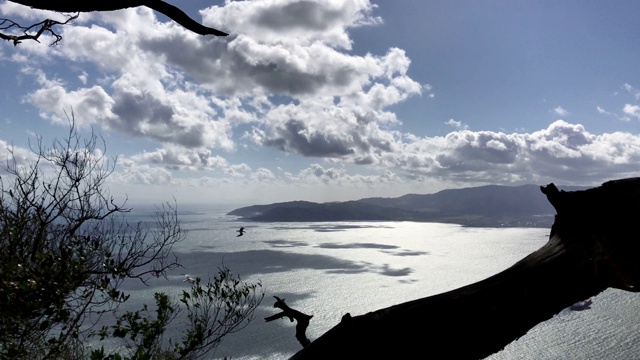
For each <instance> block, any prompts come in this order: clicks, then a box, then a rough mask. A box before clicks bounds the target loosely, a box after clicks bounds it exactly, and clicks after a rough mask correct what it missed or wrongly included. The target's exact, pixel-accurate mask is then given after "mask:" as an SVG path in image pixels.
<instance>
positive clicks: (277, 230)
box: [124, 207, 640, 360]
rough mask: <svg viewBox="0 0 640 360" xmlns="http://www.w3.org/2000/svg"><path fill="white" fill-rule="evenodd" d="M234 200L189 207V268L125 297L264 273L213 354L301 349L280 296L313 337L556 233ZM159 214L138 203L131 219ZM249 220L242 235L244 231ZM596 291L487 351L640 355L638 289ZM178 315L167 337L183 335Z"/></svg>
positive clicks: (493, 268)
mask: <svg viewBox="0 0 640 360" xmlns="http://www.w3.org/2000/svg"><path fill="white" fill-rule="evenodd" d="M230 210H233V209H223V208H217V209H205V208H195V207H194V208H193V209H180V210H179V213H180V215H179V217H180V223H181V226H182V228H183V230H185V231H186V232H187V236H186V239H185V240H184V241H183V242H181V243H179V244H177V245H176V247H175V251H176V252H177V253H178V255H179V258H180V262H181V264H182V265H183V268H181V269H177V270H175V271H172V272H170V273H169V274H168V278H167V279H160V280H154V281H152V282H151V284H150V285H149V286H143V285H140V284H127V286H126V287H125V289H124V290H126V291H127V292H128V293H129V294H131V298H130V300H129V302H128V304H127V305H126V306H128V307H131V309H134V308H139V306H140V305H141V304H143V303H145V302H146V303H151V302H152V300H153V293H154V292H156V291H164V292H166V293H169V294H170V295H171V296H173V297H174V298H176V299H177V297H178V296H179V294H180V293H181V292H182V291H183V290H187V289H188V286H189V285H188V283H186V282H184V281H183V280H184V274H189V275H190V276H192V277H200V278H201V279H203V280H206V279H208V278H210V277H213V276H215V275H216V273H217V271H218V269H219V268H220V267H221V266H226V267H228V268H229V269H230V270H231V271H232V272H233V273H234V274H237V275H239V276H240V277H241V279H242V280H243V281H247V282H260V283H261V284H262V288H263V291H264V293H265V297H264V300H263V301H262V303H261V305H260V307H259V308H258V309H257V311H256V312H255V318H254V319H253V321H252V322H251V323H249V325H248V326H247V327H246V328H244V329H243V330H241V331H239V332H237V333H234V334H230V335H228V336H227V337H225V338H224V340H223V341H222V343H221V344H220V346H218V347H217V349H216V351H215V352H214V353H211V354H210V358H211V359H224V358H227V359H274V360H278V359H288V358H289V357H290V356H292V355H293V354H295V353H296V352H297V351H299V350H300V349H301V345H300V344H299V343H298V341H297V340H296V339H295V336H294V334H295V323H294V322H293V323H292V322H290V321H289V320H288V319H286V318H285V319H280V320H276V321H272V322H266V321H265V320H264V318H266V317H268V316H271V315H274V314H276V313H278V312H279V309H276V308H274V307H273V304H274V302H275V298H274V296H277V297H279V298H283V299H285V301H286V303H287V304H288V305H289V306H290V307H292V308H294V309H296V310H299V311H301V312H303V313H306V314H309V315H313V318H312V319H311V322H310V325H309V327H308V329H307V333H306V334H307V337H308V338H309V339H310V340H314V339H316V338H318V337H319V336H320V335H322V334H323V333H324V332H326V331H327V330H329V329H330V328H332V327H333V326H335V325H336V324H337V323H339V321H340V319H341V317H342V316H343V315H344V314H345V313H350V314H351V315H352V316H356V315H361V314H365V313H367V312H370V311H375V310H378V309H381V308H385V307H389V306H392V305H395V304H399V303H403V302H406V301H410V300H414V299H418V298H422V297H426V296H431V295H435V294H438V293H442V292H446V291H449V290H453V289H456V288H459V287H462V286H465V285H468V284H471V283H474V282H477V281H479V280H482V279H485V278H487V277H489V276H491V275H494V274H496V273H498V272H500V271H502V270H505V269H506V268H508V267H510V266H511V265H513V264H514V263H516V262H517V261H519V260H520V259H522V258H524V257H525V256H527V255H528V254H530V253H532V252H534V251H536V250H537V249H539V248H540V247H542V246H543V245H544V244H545V243H546V242H547V241H548V237H549V229H543V228H476V227H465V226H461V225H455V224H442V223H426V222H409V221H340V222H294V223H289V222H251V221H246V220H243V219H241V218H238V217H235V216H230V215H227V212H228V211H230ZM150 215H151V213H150V212H145V211H138V212H136V211H135V209H134V211H133V212H132V220H133V221H135V220H136V219H145V218H148V217H149V216H150ZM240 227H244V229H245V232H244V235H243V236H237V235H238V232H237V230H238V229H239V228H240ZM592 300H593V304H592V305H591V308H590V309H588V310H584V311H572V310H570V309H565V310H562V311H561V312H559V313H558V314H557V315H556V316H554V317H553V318H552V319H550V320H548V321H546V322H543V323H541V324H539V325H537V326H536V327H534V328H532V329H531V330H530V331H529V332H528V333H527V334H526V335H524V336H522V337H521V338H519V339H518V340H516V341H514V342H513V343H511V344H509V345H508V346H506V347H505V348H504V349H503V350H502V351H500V352H498V353H496V354H493V355H491V356H489V357H488V358H487V359H491V360H508V359H509V360H510V359H538V360H539V359H621V360H629V359H640V342H639V341H638V340H639V339H640V295H637V294H633V293H629V292H624V291H620V290H614V289H609V290H606V291H604V292H602V293H601V294H598V295H597V296H595V297H593V298H592ZM125 309H126V308H125ZM522 311H527V309H522ZM514 316H517V314H514ZM180 326H181V324H179V323H178V324H174V325H173V326H172V328H171V330H170V331H169V334H168V336H180V334H181V327H180ZM491 329H492V325H491V324H487V331H491ZM426 340H428V339H426ZM463 343H464V339H461V345H462V344H463ZM425 351H426V353H428V349H425ZM430 357H431V358H434V359H448V358H447V357H446V354H445V355H443V354H432V356H430Z"/></svg>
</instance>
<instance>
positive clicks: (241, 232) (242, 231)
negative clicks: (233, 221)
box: [236, 227, 244, 237]
mask: <svg viewBox="0 0 640 360" xmlns="http://www.w3.org/2000/svg"><path fill="white" fill-rule="evenodd" d="M236 231H237V232H238V236H242V235H244V228H243V227H241V228H240V230H236ZM238 236H236V237H238Z"/></svg>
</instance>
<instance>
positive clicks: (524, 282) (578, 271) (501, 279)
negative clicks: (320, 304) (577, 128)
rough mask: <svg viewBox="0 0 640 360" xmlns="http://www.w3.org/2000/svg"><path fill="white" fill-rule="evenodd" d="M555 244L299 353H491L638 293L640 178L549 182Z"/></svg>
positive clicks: (370, 316)
mask: <svg viewBox="0 0 640 360" xmlns="http://www.w3.org/2000/svg"><path fill="white" fill-rule="evenodd" d="M541 190H542V192H543V193H544V194H545V195H546V196H547V199H548V200H549V202H550V203H551V204H552V205H553V206H554V208H555V209H556V213H557V214H556V217H555V222H554V224H553V226H552V228H551V233H550V236H549V242H548V243H547V244H545V245H544V246H543V247H542V248H540V249H539V250H537V251H535V252H534V253H532V254H530V255H529V256H527V257H525V258H524V259H522V260H520V261H519V262H517V263H516V264H515V265H513V266H512V267H510V268H508V269H507V270H504V271H503V272H501V273H499V274H496V275H494V276H492V277H489V278H487V279H485V280H482V281H480V282H477V283H474V284H471V285H468V286H464V287H462V288H459V289H456V290H452V291H449V292H446V293H442V294H439V295H435V296H430V297H426V298H422V299H418V300H414V301H409V302H406V303H402V304H398V305H395V306H391V307H388V308H385V309H381V310H378V311H374V312H370V313H367V314H364V315H360V316H354V317H351V316H347V315H345V316H344V317H343V318H342V321H341V322H340V323H339V324H338V325H336V326H335V327H333V328H332V329H330V330H329V331H327V332H326V333H325V334H323V335H322V336H321V337H319V338H318V339H316V340H315V341H313V342H312V343H311V344H309V345H308V346H307V347H305V348H304V349H302V350H301V351H299V352H298V353H297V354H295V355H294V356H293V357H292V358H291V359H295V360H302V359H304V360H309V359H346V358H349V359H356V358H358V359H359V358H369V359H382V358H395V359H401V358H407V359H408V358H416V357H422V356H429V355H431V356H434V357H436V358H440V357H446V358H450V359H481V358H484V357H487V356H489V355H491V354H493V353H495V352H498V351H500V350H501V349H503V348H504V347H505V346H506V345H507V344H509V343H510V342H512V341H514V340H516V339H517V338H518V337H520V336H522V335H524V334H525V333H526V332H527V331H528V330H530V329H531V328H532V327H534V326H535V325H537V324H538V323H540V322H542V321H545V320H547V319H549V318H551V317H552V316H554V315H555V314H557V313H558V312H560V311H561V310H563V309H565V308H567V307H569V306H570V305H572V304H574V303H576V302H578V301H580V300H584V299H586V298H589V297H591V296H594V295H596V294H598V293H600V292H601V291H603V290H605V289H607V288H618V289H623V290H627V291H632V292H638V288H639V287H640V251H639V250H640V241H638V239H636V237H637V229H636V228H635V226H636V224H635V222H636V221H637V219H638V218H639V216H640V178H631V179H622V180H614V181H609V182H606V183H604V184H603V185H602V186H599V187H596V188H592V189H588V190H584V191H575V192H565V191H559V190H558V189H557V188H556V186H555V185H554V184H549V185H548V186H546V187H541Z"/></svg>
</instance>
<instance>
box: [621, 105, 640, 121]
mask: <svg viewBox="0 0 640 360" xmlns="http://www.w3.org/2000/svg"><path fill="white" fill-rule="evenodd" d="M622 112H623V113H624V114H625V115H626V116H628V117H631V118H636V119H638V120H640V106H639V105H632V104H625V105H624V108H622Z"/></svg>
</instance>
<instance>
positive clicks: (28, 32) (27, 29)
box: [0, 14, 78, 46]
mask: <svg viewBox="0 0 640 360" xmlns="http://www.w3.org/2000/svg"><path fill="white" fill-rule="evenodd" d="M77 18H78V14H75V15H67V20H65V21H63V22H60V21H55V20H51V19H46V20H43V21H41V22H39V23H36V24H33V25H29V26H22V25H20V24H18V23H16V22H15V21H13V20H10V19H0V31H2V32H0V39H2V40H7V41H12V42H13V45H14V46H15V45H18V44H20V43H21V42H22V41H23V40H34V41H37V42H40V41H39V40H38V39H39V38H40V36H41V35H42V34H44V33H48V34H49V35H51V36H53V37H54V38H55V40H54V41H53V43H52V44H51V45H55V44H57V43H59V42H60V40H62V36H60V35H59V34H58V33H57V32H56V31H55V30H54V26H56V25H66V24H68V23H69V22H71V20H75V19H77ZM16 30H17V31H19V32H21V34H20V35H17V34H12V33H11V32H12V31H16Z"/></svg>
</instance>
